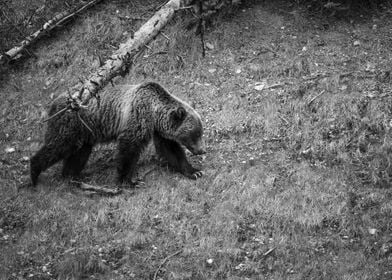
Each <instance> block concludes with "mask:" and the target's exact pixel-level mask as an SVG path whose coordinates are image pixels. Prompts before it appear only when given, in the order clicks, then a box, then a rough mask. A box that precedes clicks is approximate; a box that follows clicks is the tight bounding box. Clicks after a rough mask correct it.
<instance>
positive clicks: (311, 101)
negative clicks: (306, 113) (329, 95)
mask: <svg viewBox="0 0 392 280" xmlns="http://www.w3.org/2000/svg"><path fill="white" fill-rule="evenodd" d="M324 93H325V90H322V91H321V92H320V93H319V94H317V95H316V96H315V97H313V98H312V99H311V100H310V101H309V103H308V106H310V105H311V104H312V103H313V101H315V100H316V99H317V98H319V97H320V96H321V95H323V94H324Z"/></svg>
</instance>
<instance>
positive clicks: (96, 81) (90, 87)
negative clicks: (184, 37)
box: [73, 0, 192, 104]
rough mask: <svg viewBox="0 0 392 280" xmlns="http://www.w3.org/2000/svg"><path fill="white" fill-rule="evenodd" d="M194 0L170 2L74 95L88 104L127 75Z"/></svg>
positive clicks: (171, 0)
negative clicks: (169, 23) (174, 17)
mask: <svg viewBox="0 0 392 280" xmlns="http://www.w3.org/2000/svg"><path fill="white" fill-rule="evenodd" d="M191 2H192V0H170V1H169V2H168V3H166V4H165V5H163V6H162V7H161V9H160V10H159V11H158V12H156V13H155V15H154V16H153V17H152V18H150V19H149V20H148V21H147V22H146V23H145V24H144V25H143V26H142V27H141V28H140V29H139V30H138V31H137V32H136V33H135V34H134V36H133V37H132V38H129V39H128V40H127V41H126V42H125V43H123V44H121V45H120V47H119V49H118V50H117V51H115V52H114V54H113V55H112V56H111V57H110V58H109V59H108V60H107V61H106V62H105V63H104V65H103V66H101V67H100V68H99V69H98V70H97V71H96V72H95V73H93V74H91V75H90V76H89V77H88V79H87V81H85V82H84V84H83V86H82V88H80V90H79V91H78V92H76V93H74V94H73V98H74V99H78V100H80V101H81V103H82V104H87V103H88V101H89V100H90V99H91V98H92V97H96V96H97V93H98V91H99V90H100V89H101V88H103V87H104V86H105V85H106V84H108V83H109V82H110V80H111V79H113V78H114V77H116V76H119V75H121V74H123V75H124V74H126V73H127V71H128V70H129V67H130V66H131V65H132V62H133V61H134V58H135V55H136V54H138V53H140V51H141V50H143V49H144V48H145V46H146V45H147V44H148V43H149V42H150V41H151V40H152V39H154V38H155V36H157V35H158V33H159V31H160V30H161V29H162V28H163V27H164V26H165V25H166V24H167V23H168V22H169V21H170V20H171V19H172V18H173V16H174V13H175V12H176V11H177V10H179V9H180V8H181V7H184V6H187V5H189V4H190V3H191Z"/></svg>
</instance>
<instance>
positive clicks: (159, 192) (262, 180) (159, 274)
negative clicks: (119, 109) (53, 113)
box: [0, 1, 392, 280]
mask: <svg viewBox="0 0 392 280" xmlns="http://www.w3.org/2000/svg"><path fill="white" fill-rule="evenodd" d="M109 2H110V1H105V2H104V3H102V4H100V5H98V6H97V7H95V8H93V9H92V10H91V11H89V12H87V13H85V14H84V15H83V16H81V17H78V18H77V19H76V21H75V22H73V23H70V24H69V25H67V26H66V28H64V29H62V30H60V31H58V32H57V34H55V35H54V36H51V37H50V38H46V39H45V40H43V41H42V42H41V43H40V44H38V45H37V46H36V47H35V48H34V49H33V50H32V51H33V52H34V54H35V55H36V58H30V59H26V60H24V61H23V62H22V63H19V64H16V65H13V66H11V67H10V68H9V69H8V72H7V73H6V74H4V75H3V76H2V77H1V80H2V82H1V84H0V100H2V102H1V104H0V126H1V128H2V129H1V131H0V247H1V250H0V279H232V280H234V279H235V280H237V279H391V277H392V262H391V258H392V255H391V253H392V224H391V221H392V219H391V218H392V202H391V198H392V191H391V187H390V184H391V179H390V177H391V176H392V170H391V164H390V162H391V157H390V152H391V149H392V146H391V144H392V142H391V131H390V129H391V127H392V121H391V120H392V107H391V105H390V104H392V96H391V94H390V92H391V89H392V86H391V76H390V65H391V62H392V56H391V53H392V44H391V41H390V38H391V36H392V30H391V28H390V26H391V24H392V19H391V16H390V13H388V12H386V11H384V12H380V13H377V14H374V15H372V14H364V15H360V14H358V15H351V17H341V18H336V17H328V16H327V15H321V14H318V13H313V14H309V13H307V12H306V11H305V10H304V9H303V8H302V7H300V6H296V5H288V3H287V2H285V1H271V2H274V3H273V4H268V3H265V1H249V2H248V4H247V5H243V6H241V7H239V8H238V10H235V11H233V12H232V13H229V14H226V15H222V16H220V17H219V18H216V19H215V20H214V21H213V22H212V23H211V24H210V25H209V27H208V29H207V30H206V33H205V40H206V42H207V43H208V44H207V47H208V48H207V54H206V57H205V58H202V57H201V46H200V38H199V37H197V36H195V34H194V31H192V30H191V31H189V30H186V28H184V26H185V25H186V23H185V22H184V20H182V19H181V16H178V17H176V18H175V19H174V21H173V23H172V24H171V25H170V26H169V27H167V28H166V30H165V34H167V35H168V36H169V38H170V40H167V39H166V38H164V37H163V36H160V37H158V38H157V39H156V40H155V41H153V42H152V43H151V44H150V45H149V46H150V48H151V50H148V51H147V52H146V53H145V54H144V56H143V57H141V58H140V59H139V60H138V62H137V64H136V65H135V67H134V68H133V69H132V70H131V71H130V73H129V74H128V75H127V76H125V77H123V78H121V77H120V78H117V79H115V81H114V85H113V86H119V85H121V84H132V83H138V82H141V81H144V80H146V79H149V80H155V81H158V82H160V83H162V84H163V85H164V86H165V87H166V88H167V89H169V90H170V91H171V92H172V93H174V94H175V95H177V96H179V97H180V98H182V99H184V100H186V101H188V102H189V103H190V104H192V105H193V106H194V107H195V108H196V110H197V111H198V112H199V113H200V115H201V116H202V117H203V124H204V127H205V134H204V139H205V141H206V146H207V153H206V154H205V155H203V156H190V155H188V156H190V158H191V160H192V162H193V163H194V164H195V165H200V166H201V167H202V169H203V170H204V176H203V177H202V178H201V179H198V180H197V181H191V180H189V179H187V178H184V177H183V176H182V175H180V174H177V173H173V172H172V171H170V170H167V168H165V167H162V166H160V165H159V164H158V161H157V160H156V157H155V155H154V151H153V149H148V151H146V153H145V154H143V157H142V160H141V162H140V163H139V169H138V177H139V178H141V179H143V180H144V182H145V185H144V186H143V187H141V188H135V189H126V190H124V192H123V194H121V195H118V196H114V197H108V196H101V195H95V194H88V193H86V192H83V191H80V190H78V189H77V188H75V187H74V186H72V184H70V183H69V182H67V181H66V180H63V179H62V178H61V165H60V164H58V165H55V166H53V167H52V168H50V169H48V170H47V171H46V172H44V174H42V175H41V176H40V182H39V185H38V186H37V189H36V190H32V189H28V188H24V187H21V186H24V185H26V182H28V174H29V162H28V159H29V157H30V156H32V155H33V154H34V153H35V152H36V151H37V150H38V149H39V147H40V145H42V141H43V135H44V131H45V124H44V123H43V120H45V119H46V118H47V113H46V108H47V107H48V105H49V104H50V103H51V101H52V100H53V98H54V97H55V96H57V94H59V93H61V92H63V91H64V90H66V89H67V88H68V87H70V86H72V85H74V84H75V83H77V82H78V80H79V78H85V77H86V76H87V75H88V74H89V73H91V72H92V71H94V69H96V68H97V67H98V66H99V59H98V55H99V56H100V57H102V59H105V58H107V57H108V56H109V55H110V54H111V52H112V51H113V50H115V49H116V48H117V46H118V45H119V43H121V42H122V41H124V40H125V39H126V38H127V37H128V36H130V34H132V32H134V31H135V30H137V29H138V27H139V26H140V25H141V24H142V23H143V21H144V18H145V19H147V18H148V17H149V15H151V13H152V12H151V11H148V10H147V13H146V7H141V6H140V5H136V4H134V3H129V2H132V1H117V2H116V3H114V2H112V3H109ZM136 2H137V1H136ZM157 2H158V1H157ZM252 2H254V3H252ZM137 3H138V2H137ZM149 4H151V5H152V6H153V1H149ZM182 13H184V14H185V13H187V11H183V12H182ZM184 14H182V15H184ZM107 87H109V88H110V87H112V85H108V86H107ZM114 155H115V144H109V145H101V146H98V147H96V149H95V151H94V153H93V155H92V157H91V158H90V161H89V163H88V166H87V168H86V169H85V171H84V181H85V182H88V183H92V184H99V185H104V184H107V185H110V184H113V182H114V178H115V173H116V169H115V162H114V160H113V159H114V158H113V157H114Z"/></svg>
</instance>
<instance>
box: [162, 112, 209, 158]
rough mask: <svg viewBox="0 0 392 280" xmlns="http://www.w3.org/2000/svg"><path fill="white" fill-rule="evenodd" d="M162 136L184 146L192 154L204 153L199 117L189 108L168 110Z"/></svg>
mask: <svg viewBox="0 0 392 280" xmlns="http://www.w3.org/2000/svg"><path fill="white" fill-rule="evenodd" d="M166 117H167V125H166V126H165V129H164V131H162V132H163V133H161V134H162V136H163V137H164V138H167V139H170V140H174V141H176V142H178V143H180V144H182V145H184V146H185V147H186V148H187V149H188V150H189V151H190V152H191V153H192V154H194V155H201V154H204V153H205V150H204V141H203V125H202V123H201V118H200V115H199V114H198V113H197V112H196V111H195V110H194V109H193V108H191V107H190V106H183V105H180V106H178V107H174V108H170V109H169V110H168V114H167V116H166Z"/></svg>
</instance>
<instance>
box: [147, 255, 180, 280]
mask: <svg viewBox="0 0 392 280" xmlns="http://www.w3.org/2000/svg"><path fill="white" fill-rule="evenodd" d="M180 253H182V249H181V250H179V251H177V252H175V253H173V254H171V255H168V256H167V257H166V258H165V259H164V260H163V261H162V262H161V264H160V265H159V266H158V269H157V270H156V271H155V273H154V278H153V280H156V279H157V276H158V273H159V270H161V268H162V266H163V265H164V264H165V263H166V262H167V261H168V260H169V259H170V258H172V257H174V256H176V255H178V254H180Z"/></svg>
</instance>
